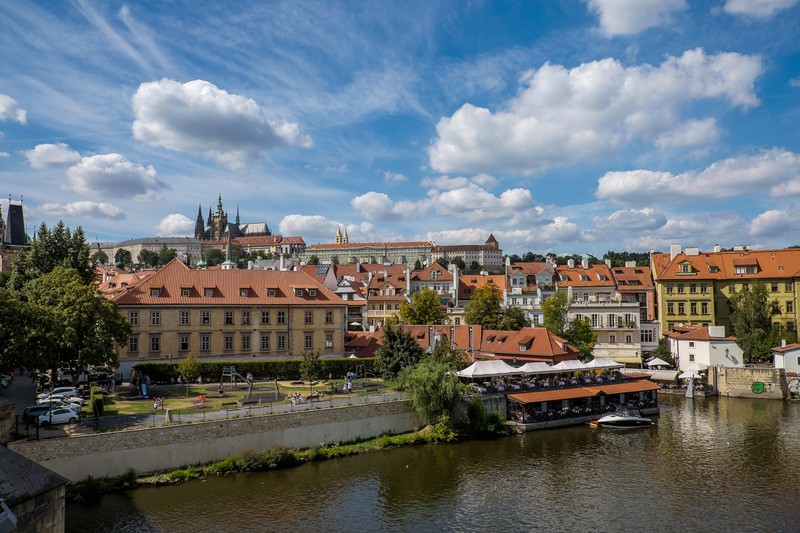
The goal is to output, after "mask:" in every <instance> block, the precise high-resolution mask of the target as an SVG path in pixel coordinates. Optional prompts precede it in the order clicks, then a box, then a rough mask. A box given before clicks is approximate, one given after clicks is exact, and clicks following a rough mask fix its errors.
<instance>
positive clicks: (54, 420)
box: [39, 408, 78, 426]
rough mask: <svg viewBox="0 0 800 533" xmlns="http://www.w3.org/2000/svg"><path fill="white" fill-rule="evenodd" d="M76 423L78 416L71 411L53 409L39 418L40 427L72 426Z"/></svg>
mask: <svg viewBox="0 0 800 533" xmlns="http://www.w3.org/2000/svg"><path fill="white" fill-rule="evenodd" d="M77 421H78V415H77V414H76V413H75V412H74V411H73V410H72V409H66V408H62V409H53V410H52V411H50V412H48V413H45V414H43V415H41V416H39V425H40V426H49V425H51V424H52V425H56V424H72V423H74V422H77Z"/></svg>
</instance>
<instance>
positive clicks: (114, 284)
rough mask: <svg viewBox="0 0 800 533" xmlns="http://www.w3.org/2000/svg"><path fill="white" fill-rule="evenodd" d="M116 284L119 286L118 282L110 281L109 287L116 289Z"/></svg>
mask: <svg viewBox="0 0 800 533" xmlns="http://www.w3.org/2000/svg"><path fill="white" fill-rule="evenodd" d="M116 286H117V284H116V283H114V282H113V281H112V282H111V283H109V284H108V288H109V289H114V288H116Z"/></svg>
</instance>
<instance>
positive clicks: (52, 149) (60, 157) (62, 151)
mask: <svg viewBox="0 0 800 533" xmlns="http://www.w3.org/2000/svg"><path fill="white" fill-rule="evenodd" d="M22 153H23V154H24V155H25V157H26V158H27V159H28V164H30V166H31V167H33V168H48V167H63V166H69V165H74V164H75V163H77V162H78V161H80V160H81V156H80V154H79V153H78V152H76V151H75V150H70V148H69V146H68V145H66V144H64V143H58V144H39V145H37V146H36V147H35V148H34V149H33V150H24V151H23V152H22Z"/></svg>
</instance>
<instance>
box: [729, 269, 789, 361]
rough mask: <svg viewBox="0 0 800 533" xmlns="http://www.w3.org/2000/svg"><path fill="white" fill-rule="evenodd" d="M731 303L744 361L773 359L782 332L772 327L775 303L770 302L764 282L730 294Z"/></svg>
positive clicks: (737, 340)
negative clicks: (774, 349) (773, 351)
mask: <svg viewBox="0 0 800 533" xmlns="http://www.w3.org/2000/svg"><path fill="white" fill-rule="evenodd" d="M730 303H731V308H732V313H731V323H732V325H733V334H734V335H735V336H736V344H737V345H738V346H739V347H740V348H741V349H742V352H744V359H745V361H747V362H757V361H768V360H770V359H771V358H772V351H771V350H772V348H773V347H774V346H776V345H777V344H778V340H779V336H780V331H779V330H778V329H776V328H774V327H773V325H772V315H773V313H774V302H772V301H770V300H769V292H768V290H767V286H766V285H765V284H764V283H763V282H761V281H756V282H754V283H751V284H750V286H749V287H748V290H742V291H739V292H736V293H734V294H733V295H731V297H730Z"/></svg>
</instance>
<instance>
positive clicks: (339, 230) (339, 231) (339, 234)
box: [334, 225, 342, 244]
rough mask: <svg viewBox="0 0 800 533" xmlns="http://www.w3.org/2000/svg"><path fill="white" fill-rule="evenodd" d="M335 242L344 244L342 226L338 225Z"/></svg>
mask: <svg viewBox="0 0 800 533" xmlns="http://www.w3.org/2000/svg"><path fill="white" fill-rule="evenodd" d="M334 242H336V244H342V228H341V227H340V226H338V225H337V226H336V237H334Z"/></svg>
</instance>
